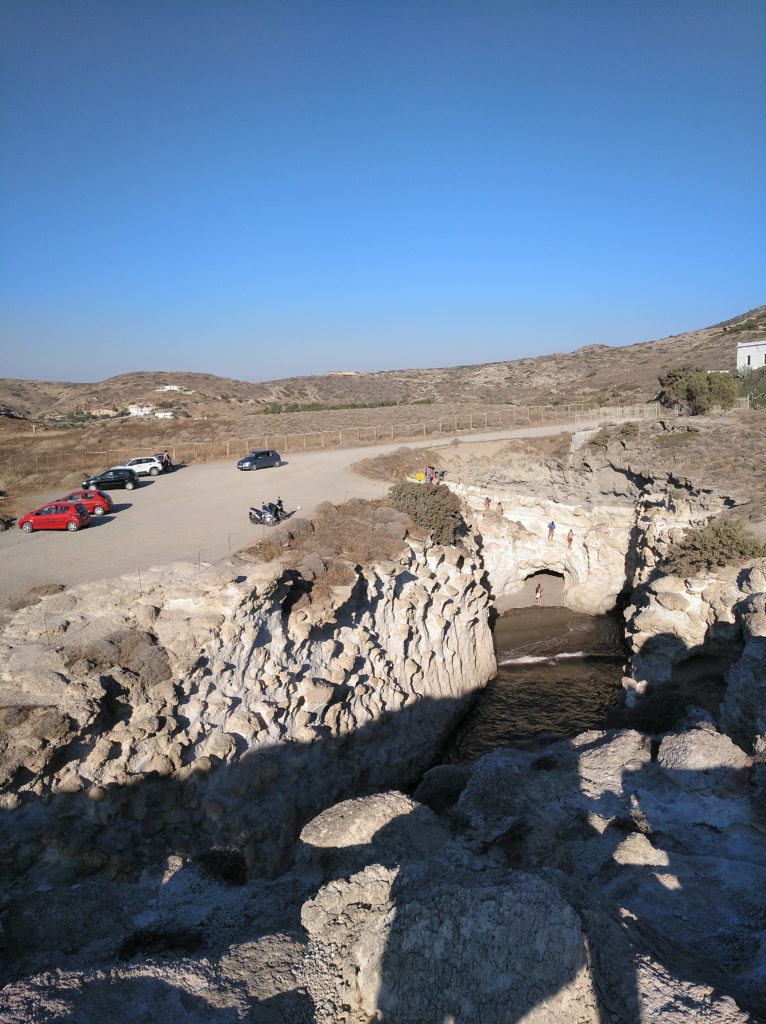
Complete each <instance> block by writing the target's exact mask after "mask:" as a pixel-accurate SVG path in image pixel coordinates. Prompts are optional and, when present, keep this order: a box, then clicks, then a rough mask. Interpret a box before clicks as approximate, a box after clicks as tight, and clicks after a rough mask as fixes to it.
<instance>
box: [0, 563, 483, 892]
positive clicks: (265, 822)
mask: <svg viewBox="0 0 766 1024" xmlns="http://www.w3.org/2000/svg"><path fill="white" fill-rule="evenodd" d="M481 577H482V573H481V570H480V568H479V565H478V563H477V561H476V559H475V554H474V553H473V552H472V551H471V550H470V549H469V548H461V549H457V548H450V549H443V548H437V547H427V546H423V545H422V544H415V543H413V545H412V546H411V547H409V548H408V550H407V553H406V554H405V555H404V556H403V557H402V559H401V560H400V562H399V563H398V564H396V565H390V566H388V567H386V568H385V569H384V568H380V569H379V570H378V571H375V572H371V573H369V574H367V575H362V574H359V575H358V576H357V579H356V583H355V584H354V585H353V586H351V587H348V588H346V589H345V590H343V591H339V590H338V589H337V588H336V590H335V592H333V593H330V594H329V595H327V597H326V599H325V600H324V601H314V602H313V603H312V602H311V601H310V600H309V598H308V592H309V590H310V589H311V585H310V584H309V583H307V582H306V581H305V580H303V579H302V578H300V577H299V576H298V575H297V574H296V573H282V572H281V571H278V572H275V570H274V569H273V568H271V569H266V570H263V569H262V570H260V571H258V572H251V573H249V574H247V573H244V572H243V573H242V574H240V575H237V570H236V569H234V568H232V567H229V568H228V569H227V570H225V572H223V573H221V572H218V571H216V572H213V571H211V572H210V573H205V572H201V573H197V572H196V570H195V568H194V567H192V566H181V565H179V566H175V567H172V568H170V569H168V568H167V567H165V568H163V569H162V571H159V570H158V571H155V572H152V573H150V574H147V573H144V574H143V576H142V580H141V581H140V585H139V581H138V580H137V579H132V578H131V579H128V578H124V579H122V580H119V581H117V582H116V583H104V584H100V585H94V584H88V585H85V586H81V587H77V588H74V589H73V590H71V591H68V592H66V593H63V594H56V595H52V596H49V597H45V598H43V599H42V600H41V601H40V603H39V604H37V605H35V606H34V607H31V608H29V609H25V610H23V611H20V612H18V613H17V614H16V615H15V616H14V618H13V619H12V621H11V622H10V623H9V624H8V626H7V627H6V629H5V631H4V634H3V636H2V646H1V647H0V658H1V660H2V666H3V667H2V670H1V671H0V699H1V700H2V707H1V708H0V714H1V715H2V717H3V724H4V726H5V728H4V735H3V746H2V759H1V760H0V771H1V772H2V782H3V790H2V798H1V799H2V814H1V815H0V830H2V835H3V836H4V837H5V839H4V844H5V850H6V858H5V869H6V879H7V880H8V882H10V881H11V879H12V878H13V877H14V876H18V875H19V874H20V873H21V874H23V873H25V872H26V873H30V872H31V873H32V876H33V877H34V878H36V879H37V882H38V884H39V883H46V884H47V883H51V882H57V883H67V882H73V881H75V880H77V879H78V878H79V877H81V876H82V874H83V873H88V872H92V871H97V870H103V871H106V872H107V873H108V874H110V875H111V876H113V877H127V876H130V874H131V873H133V872H135V871H136V870H137V869H138V868H140V867H141V865H142V864H145V863H156V862H157V860H158V858H159V857H160V856H161V855H162V853H163V851H173V852H181V853H184V854H186V855H190V856H191V855H195V854H198V853H199V852H201V851H204V850H205V849H209V848H214V847H221V846H228V845H234V846H236V847H237V849H238V850H241V851H242V852H243V854H244V856H245V857H246V860H247V866H248V870H249V871H250V873H254V874H266V875H274V874H277V873H279V872H280V871H282V870H284V869H285V867H286V865H287V864H288V863H289V857H290V852H291V849H292V844H293V841H294V839H295V836H296V835H297V832H298V830H299V828H300V826H301V824H302V823H303V822H304V821H305V820H306V818H307V817H309V816H311V815H312V814H315V813H316V812H317V811H319V810H320V809H321V808H322V807H325V806H327V805H328V804H329V803H332V802H333V801H335V800H338V799H342V798H343V797H344V796H347V795H350V794H351V793H359V792H364V791H372V790H376V789H381V788H385V787H389V786H391V785H392V784H393V785H396V786H403V785H407V784H410V783H412V782H414V781H415V780H416V779H417V778H418V777H419V775H420V774H422V772H423V771H424V770H425V769H426V768H427V767H429V766H430V765H431V764H432V763H433V761H434V759H435V757H436V755H437V753H438V751H439V749H440V747H441V745H442V743H443V742H444V740H445V738H446V736H447V735H448V733H449V731H450V729H451V727H452V725H453V724H454V722H455V720H456V718H457V716H458V715H459V714H460V712H461V710H462V708H463V706H464V703H465V701H466V699H468V698H469V697H470V695H471V694H472V693H474V692H475V691H476V690H477V689H479V688H480V687H482V686H483V685H484V683H485V682H486V681H487V679H488V678H490V677H491V676H492V675H493V674H494V671H495V662H494V654H493V650H492V641H491V636H490V633H489V627H488V614H487V604H488V595H487V592H486V590H485V588H484V586H483V585H482V582H481Z"/></svg>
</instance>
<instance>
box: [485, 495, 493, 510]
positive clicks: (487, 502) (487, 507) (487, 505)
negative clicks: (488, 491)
mask: <svg viewBox="0 0 766 1024" xmlns="http://www.w3.org/2000/svg"><path fill="white" fill-rule="evenodd" d="M491 506H492V499H491V498H490V496H489V495H487V497H486V498H485V499H484V511H485V512H489V510H490V508H491Z"/></svg>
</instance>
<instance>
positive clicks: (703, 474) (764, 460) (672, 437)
mask: <svg viewBox="0 0 766 1024" xmlns="http://www.w3.org/2000/svg"><path fill="white" fill-rule="evenodd" d="M597 438H598V444H599V445H600V447H601V448H602V449H603V450H604V451H607V452H608V453H609V454H610V456H611V457H614V458H615V459H616V460H618V461H620V462H622V463H624V462H625V461H628V460H629V461H630V465H631V467H632V468H633V469H634V470H635V471H638V472H641V471H645V472H646V473H647V474H648V475H651V476H663V475H667V476H668V477H669V478H670V479H671V481H672V480H676V481H677V482H678V485H679V486H681V487H683V486H684V484H685V482H686V481H689V482H690V483H692V484H693V485H694V486H695V487H696V488H701V489H705V490H709V491H711V492H715V493H718V494H723V495H727V496H730V497H732V498H734V499H735V500H736V501H737V503H738V506H739V507H738V508H737V509H736V516H737V518H740V519H751V520H754V521H756V520H757V521H760V520H763V519H764V509H766V410H757V409H753V410H750V411H747V412H741V413H731V414H726V415H721V416H690V417H688V418H686V419H682V420H680V421H668V423H667V424H666V425H665V427H664V428H663V425H662V424H659V423H657V424H649V423H647V424H641V426H640V428H639V429H638V431H635V432H634V431H631V432H630V436H627V435H626V433H625V430H624V427H611V428H608V429H607V430H605V431H599V434H598V435H597Z"/></svg>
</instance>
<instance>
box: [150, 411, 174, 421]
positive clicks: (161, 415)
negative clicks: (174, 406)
mask: <svg viewBox="0 0 766 1024" xmlns="http://www.w3.org/2000/svg"><path fill="white" fill-rule="evenodd" d="M154 415H155V416H156V417H157V419H158V420H172V419H173V413H172V412H156V413H155V414H154Z"/></svg>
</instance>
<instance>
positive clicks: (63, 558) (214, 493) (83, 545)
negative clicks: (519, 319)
mask: <svg viewBox="0 0 766 1024" xmlns="http://www.w3.org/2000/svg"><path fill="white" fill-rule="evenodd" d="M583 426H584V424H582V423H578V424H577V427H576V428H575V425H574V424H552V425H548V426H544V427H526V428H523V429H520V430H514V431H504V432H497V433H491V434H485V435H478V436H477V435H473V436H472V437H471V439H470V441H465V442H461V446H460V451H461V457H462V458H466V456H467V455H468V453H469V452H470V451H471V450H472V446H473V445H478V444H482V443H484V442H488V441H498V440H507V439H508V438H511V437H540V436H545V435H549V434H555V433H560V432H569V431H572V430H574V429H578V430H582V429H583ZM449 446H450V442H447V444H446V445H445V443H444V442H443V441H439V442H426V443H423V444H417V443H412V442H410V443H409V445H408V447H424V448H434V449H437V448H441V447H449ZM399 447H401V444H393V445H391V444H389V445H381V446H379V447H375V448H370V447H365V448H358V449H347V450H343V451H331V452H307V453H300V454H296V455H290V456H289V458H288V460H287V462H286V464H285V465H283V466H282V467H280V468H279V469H265V470H258V471H257V472H250V473H243V472H240V471H238V470H237V469H236V467H235V465H234V464H233V463H232V462H231V461H227V462H209V463H203V464H200V465H194V466H188V467H185V468H181V469H178V470H177V471H176V472H175V473H172V474H170V475H168V476H163V477H159V478H157V479H151V478H146V477H144V478H142V479H143V481H144V482H143V483H142V485H141V487H139V488H138V489H137V490H135V491H113V492H112V500H113V501H114V502H115V507H116V509H117V512H116V513H115V514H114V515H110V516H104V517H103V518H102V519H100V520H99V519H96V518H95V517H94V518H93V519H92V525H91V526H90V527H89V528H88V529H86V530H82V531H80V532H79V533H68V532H66V531H58V530H57V531H51V532H50V533H47V532H46V533H34V534H25V533H23V532H22V531H21V530H19V529H17V528H16V527H13V528H11V529H10V530H7V531H6V532H4V533H2V534H0V602H7V601H8V600H9V599H10V600H12V599H15V598H18V597H20V596H21V595H23V594H24V593H26V591H27V590H29V589H30V587H34V586H39V585H41V584H45V583H61V584H64V585H65V586H71V585H72V584H76V583H84V582H87V581H88V580H96V579H105V578H110V577H113V576H122V575H125V574H127V573H139V572H140V571H141V570H142V569H147V568H149V567H150V566H153V565H162V564H164V563H168V562H176V561H190V562H197V561H200V562H218V561H222V560H223V559H225V558H228V557H229V556H230V555H231V554H233V553H235V552H236V551H238V550H240V549H241V548H244V547H247V546H248V545H249V544H252V543H253V542H255V541H256V540H259V539H261V537H262V536H265V535H266V533H267V532H268V530H267V528H266V527H262V526H253V525H251V524H250V522H249V520H248V509H249V507H250V505H254V504H260V503H261V502H262V501H264V500H267V501H274V500H276V498H277V497H278V496H281V497H282V499H283V501H284V504H285V507H286V508H288V509H292V508H295V507H296V506H298V505H300V506H301V507H302V510H303V512H304V513H306V514H310V513H311V511H312V509H313V508H314V507H315V506H316V505H317V504H319V502H321V501H332V502H336V503H337V502H342V501H346V500H347V499H348V498H352V497H359V498H377V497H381V496H382V495H384V494H386V493H387V491H388V487H389V485H388V484H387V483H384V482H382V481H376V480H368V479H366V478H365V477H362V476H359V475H358V474H356V473H353V472H352V471H351V470H350V469H349V468H348V467H349V466H350V465H351V464H352V463H354V462H357V461H358V460H359V459H361V458H368V457H370V456H372V455H375V454H379V453H381V454H382V453H384V452H390V451H394V450H395V449H396V448H399ZM473 450H475V451H476V452H477V453H478V452H479V451H480V450H481V449H479V448H476V449H473ZM484 450H486V449H484ZM453 451H454V449H453ZM468 457H470V455H468ZM61 493H62V492H59V494H41V495H39V496H38V500H37V501H35V500H31V501H30V503H29V508H35V507H37V506H38V505H41V504H43V503H44V502H45V501H50V500H52V499H54V498H56V497H59V496H60V495H61ZM63 493H65V492H63ZM551 597H553V594H551Z"/></svg>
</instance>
